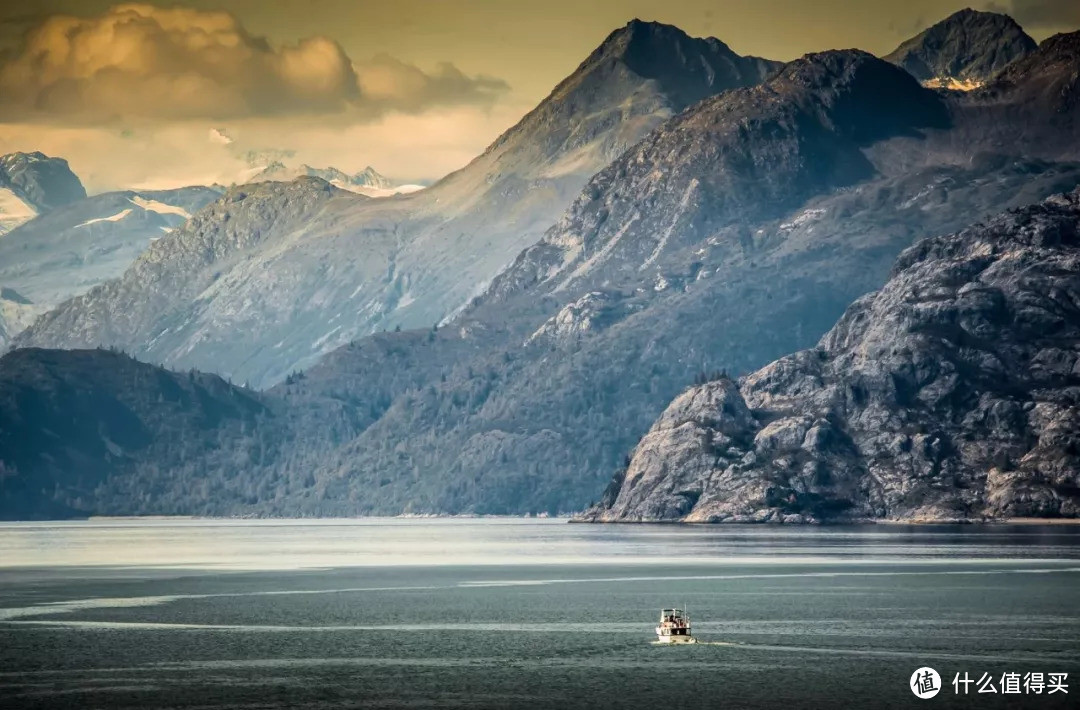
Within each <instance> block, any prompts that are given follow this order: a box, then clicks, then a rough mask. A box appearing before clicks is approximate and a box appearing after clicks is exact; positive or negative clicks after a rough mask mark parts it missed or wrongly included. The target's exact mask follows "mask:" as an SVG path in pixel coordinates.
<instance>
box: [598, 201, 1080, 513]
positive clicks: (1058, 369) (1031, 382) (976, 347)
mask: <svg viewBox="0 0 1080 710" xmlns="http://www.w3.org/2000/svg"><path fill="white" fill-rule="evenodd" d="M1078 304H1080V190H1077V191H1075V192H1072V193H1071V194H1067V195H1063V196H1057V197H1053V198H1050V199H1049V200H1047V201H1046V202H1045V203H1043V204H1040V205H1036V206H1032V207H1028V208H1025V209H1021V210H1017V211H1014V212H1010V213H1007V214H1004V215H1001V216H999V217H996V218H994V219H992V220H990V221H989V222H988V223H987V224H985V225H976V226H974V227H971V228H970V229H967V230H964V231H963V232H961V233H959V234H956V235H952V236H947V237H936V238H932V239H928V240H925V241H922V242H920V243H918V244H917V245H916V246H914V247H912V248H911V249H909V250H907V251H906V252H904V253H903V254H902V255H901V256H900V258H899V259H898V261H897V264H896V266H895V268H894V270H893V273H892V276H891V277H890V279H889V281H888V282H887V283H886V284H885V286H884V287H883V288H882V289H881V290H880V291H878V292H876V293H873V294H870V295H868V296H866V297H864V298H861V299H859V300H858V301H856V302H855V303H854V304H853V305H852V306H851V307H850V308H849V309H848V310H847V312H846V313H845V315H844V316H843V318H841V319H840V321H839V322H838V323H837V324H836V325H835V327H833V329H832V330H831V331H829V333H828V334H827V335H826V336H825V337H824V338H823V339H822V341H821V343H820V344H819V346H818V347H817V348H815V349H811V350H806V351H803V352H800V353H796V354H795V355H791V356H788V357H786V358H783V359H781V360H778V361H777V362H774V363H772V364H770V365H768V366H766V367H765V368H763V369H761V370H759V371H757V372H755V373H753V374H751V375H748V376H747V377H745V378H743V379H742V380H741V381H740V382H739V383H738V385H737V384H736V383H735V382H733V381H731V380H730V379H720V380H718V381H715V382H710V383H708V384H706V385H703V386H700V387H695V388H693V389H691V390H690V391H688V392H686V393H684V394H682V395H680V396H679V397H678V398H677V399H676V400H675V401H674V402H673V403H672V404H671V406H670V407H668V409H667V410H666V411H665V412H664V414H663V416H661V417H660V419H659V420H658V421H657V422H656V423H655V424H654V425H653V427H652V429H651V430H650V431H649V433H648V434H647V435H646V436H645V438H644V439H643V440H642V441H641V443H640V444H638V446H637V448H636V449H635V452H634V456H633V459H632V460H631V462H630V464H629V468H628V469H627V470H626V471H625V472H624V474H622V475H621V476H620V477H618V478H617V479H616V481H614V482H613V484H612V487H611V489H610V490H609V492H608V494H606V495H605V499H604V501H603V502H602V503H601V505H600V506H599V507H597V508H596V509H594V510H593V511H590V513H589V514H588V517H589V518H590V519H594V520H653V519H660V520H671V519H683V520H692V521H710V522H714V521H764V520H768V521H781V520H783V521H786V522H805V521H817V520H830V519H865V518H892V519H911V518H915V519H945V520H951V519H971V518H981V517H1011V516H1026V517H1058V516H1067V517H1074V516H1077V515H1080V478H1078V475H1080V473H1078V472H1080V460H1078V458H1077V457H1078V456H1080V370H1078V368H1077V365H1078V363H1080V305H1078Z"/></svg>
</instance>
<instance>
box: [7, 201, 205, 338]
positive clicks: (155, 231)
mask: <svg viewBox="0 0 1080 710" xmlns="http://www.w3.org/2000/svg"><path fill="white" fill-rule="evenodd" d="M217 197H218V193H217V192H216V191H214V190H212V189H210V188H205V187H187V188H180V189H176V190H161V191H140V192H136V191H131V190H124V191H120V192H108V193H104V194H101V195H94V196H93V197H87V198H83V199H81V200H76V201H74V202H71V203H68V204H67V205H63V206H60V207H56V208H54V209H52V210H51V211H48V212H45V213H43V214H42V215H40V216H38V217H35V218H33V219H31V220H30V221H29V222H26V223H25V224H23V225H21V226H20V227H18V228H16V229H13V230H12V231H11V232H9V233H8V234H6V235H5V236H4V237H3V238H0V287H3V288H10V289H13V290H15V291H17V292H18V293H19V294H21V298H22V301H23V302H22V303H21V304H20V305H21V306H22V308H20V309H16V310H17V312H15V311H13V310H12V309H10V308H5V309H4V311H2V312H0V328H3V330H4V334H3V335H0V346H2V345H3V344H4V342H5V340H7V339H10V338H11V337H14V336H15V335H16V334H18V333H19V332H20V331H21V330H23V329H24V328H25V327H26V326H27V325H29V322H30V320H32V318H33V317H34V316H36V315H38V314H40V313H43V312H44V311H46V310H48V309H49V308H52V307H54V306H56V305H58V304H59V303H60V302H61V301H63V300H65V299H67V298H70V297H71V296H74V295H77V294H80V293H83V292H85V291H87V290H89V289H91V288H92V287H94V286H96V285H98V284H100V283H102V282H104V281H107V280H108V279H112V278H115V277H117V276H119V275H120V274H122V273H123V272H124V270H125V269H126V268H127V267H128V266H130V265H131V264H132V262H134V261H135V259H136V258H137V257H138V256H139V254H141V253H142V252H143V251H144V250H145V249H146V248H147V247H148V246H149V245H150V244H151V243H152V242H154V241H155V240H157V239H159V238H161V237H163V236H164V235H165V234H167V233H168V232H169V231H170V230H172V229H173V228H175V227H177V226H178V225H180V224H183V223H184V221H185V220H187V219H188V218H189V217H190V216H191V213H193V212H197V211H198V210H200V209H202V207H203V206H205V205H206V204H208V203H209V202H210V201H212V200H213V199H215V198H217Z"/></svg>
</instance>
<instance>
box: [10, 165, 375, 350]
mask: <svg viewBox="0 0 1080 710" xmlns="http://www.w3.org/2000/svg"><path fill="white" fill-rule="evenodd" d="M367 199H369V198H365V197H361V196H359V195H355V194H352V193H350V192H346V191H344V190H339V189H338V188H336V187H333V186H332V185H330V184H329V183H327V182H326V181H324V180H321V179H319V178H312V177H303V178H298V179H297V180H295V181H294V182H291V183H279V182H264V183H258V184H253V185H243V186H240V187H236V188H232V189H230V190H229V191H228V192H227V193H226V194H225V195H223V196H222V197H221V198H220V199H218V200H217V201H215V202H213V203H211V204H210V205H209V206H207V207H205V208H204V209H203V210H201V211H199V212H198V213H196V214H195V216H194V217H193V218H192V219H190V220H188V221H187V222H185V223H184V224H183V225H182V226H180V227H178V228H177V229H176V230H174V231H173V232H171V233H170V234H168V235H166V236H163V238H161V239H158V240H157V241H156V242H154V243H153V244H151V245H150V248H149V249H147V250H146V251H145V252H144V253H143V254H142V255H141V256H140V257H139V258H138V259H136V260H135V262H134V263H133V264H132V265H131V266H130V267H129V268H128V269H127V270H126V271H125V272H124V274H123V276H122V277H120V278H119V279H115V280H112V281H106V282H105V283H102V284H100V285H99V286H96V287H94V288H92V289H90V290H89V291H88V292H86V293H85V294H82V295H80V296H76V297H75V298H72V299H70V300H68V301H66V302H64V303H63V304H61V305H60V306H59V307H58V308H56V309H55V310H53V311H50V312H49V313H47V314H45V315H44V316H42V317H41V318H40V319H38V320H37V321H36V322H35V323H34V324H33V325H32V326H31V327H30V328H28V329H27V330H26V331H24V332H23V333H22V334H21V335H20V336H19V338H18V340H17V342H20V343H21V342H33V343H49V344H51V345H54V346H58V347H62V346H66V345H68V344H70V343H71V342H72V341H74V342H87V341H93V340H103V341H106V342H115V343H123V342H126V341H127V340H129V339H130V338H132V337H133V334H140V337H141V334H147V335H146V338H147V339H146V340H140V348H139V351H140V353H141V354H143V355H144V356H148V358H149V359H151V360H158V361H167V360H171V359H178V358H175V357H174V358H169V357H167V355H169V354H170V343H173V342H176V341H180V342H188V343H189V344H190V345H189V347H193V346H194V344H195V343H198V342H199V332H200V331H199V322H198V319H199V317H200V316H202V315H204V314H206V313H209V315H210V317H211V318H213V319H215V320H216V321H217V322H219V323H220V324H221V326H222V327H223V328H225V327H227V326H228V324H231V326H228V328H229V332H230V333H231V334H232V337H230V338H229V340H228V342H227V343H224V344H222V350H219V351H216V352H218V353H219V355H220V356H221V357H222V358H227V357H228V358H233V359H234V360H238V361H243V360H244V359H246V358H249V357H252V356H253V355H254V354H257V353H258V352H259V342H260V339H269V342H270V345H271V346H272V344H273V343H274V342H277V341H279V340H281V339H283V338H287V337H290V336H298V335H299V336H308V338H309V339H308V340H307V342H308V343H309V346H310V343H312V342H313V341H314V340H315V338H316V337H317V335H313V334H312V331H313V328H311V327H309V328H307V329H301V328H298V327H297V326H295V325H294V324H292V323H290V322H288V321H286V320H282V321H277V322H274V323H266V324H264V326H263V328H262V329H261V330H259V331H257V332H250V331H245V330H243V328H244V326H245V325H246V324H245V323H244V314H243V313H242V312H239V313H234V312H231V311H228V310H221V309H220V306H221V301H220V300H218V299H215V295H217V294H219V293H222V292H226V293H228V292H230V291H232V290H233V289H234V288H235V284H234V283H233V279H234V274H235V272H236V271H238V270H240V269H241V268H243V267H245V266H250V265H251V264H253V263H255V262H256V261H257V260H259V259H265V258H269V257H270V256H272V255H274V254H280V252H281V251H282V250H284V249H288V248H289V247H290V246H291V245H290V243H289V242H288V241H284V243H283V242H282V241H281V240H282V237H284V238H285V239H286V240H293V243H294V244H295V243H298V250H302V249H303V247H304V239H305V237H306V234H307V230H308V228H309V225H310V224H311V222H312V221H313V218H314V217H315V216H316V215H318V214H321V213H323V212H326V211H331V212H332V211H335V210H340V209H343V208H347V207H348V206H349V205H350V204H352V203H355V202H357V201H365V200H367ZM374 246H375V247H376V248H377V246H378V245H374ZM318 258H319V259H320V260H321V261H305V262H299V261H297V260H296V259H293V260H291V261H290V263H289V264H287V265H282V268H281V269H280V275H281V277H282V278H286V279H288V278H292V274H293V272H294V271H301V272H303V271H306V270H309V269H310V270H311V271H316V272H321V273H326V272H327V271H329V270H332V269H333V268H335V265H334V263H333V262H332V261H330V260H329V259H328V258H326V257H325V255H318ZM260 263H264V262H260ZM370 275H371V276H372V278H375V277H376V274H375V272H373V273H372V274H370ZM299 278H303V274H301V276H299ZM276 286H277V283H276V282H268V283H267V284H266V285H265V287H266V297H267V298H273V299H277V300H278V303H279V305H280V307H281V308H282V309H290V308H300V307H302V304H297V303H296V302H295V301H294V300H293V297H292V294H289V293H288V292H282V291H275V290H274V289H275V288H276ZM317 327H318V326H316V328H317ZM298 330H299V331H301V332H299V333H298V332H297V331H298ZM316 332H317V333H320V334H321V330H317V331H316ZM238 333H244V336H243V337H238V335H237V334H238ZM267 347H268V346H267Z"/></svg>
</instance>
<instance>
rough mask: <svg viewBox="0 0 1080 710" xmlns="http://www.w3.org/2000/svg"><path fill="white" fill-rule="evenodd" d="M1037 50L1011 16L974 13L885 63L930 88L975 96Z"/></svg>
mask: <svg viewBox="0 0 1080 710" xmlns="http://www.w3.org/2000/svg"><path fill="white" fill-rule="evenodd" d="M1036 46H1037V45H1036V43H1035V40H1033V39H1032V38H1031V37H1029V36H1028V35H1027V33H1025V32H1024V30H1023V28H1021V27H1020V25H1018V24H1017V23H1016V21H1015V20H1013V19H1012V18H1011V17H1009V16H1008V15H1002V14H998V13H996V12H978V11H976V10H972V9H970V8H969V9H965V10H961V11H959V12H957V13H954V14H952V15H950V16H949V17H947V18H945V19H944V20H942V21H941V22H938V23H937V24H936V25H934V26H932V27H929V28H927V29H926V30H923V31H922V32H920V33H919V34H917V35H916V36H914V37H912V38H911V39H909V40H907V41H906V42H904V43H903V44H901V45H900V46H899V47H897V48H896V49H895V50H893V51H892V52H891V53H889V54H887V55H885V57H884V59H885V60H886V61H889V62H892V63H893V64H896V65H897V66H899V67H902V68H903V69H905V70H907V71H908V72H909V73H910V74H911V75H912V76H914V77H915V78H916V79H918V80H919V81H921V82H923V84H925V85H927V86H933V87H941V88H947V89H962V90H970V89H973V88H977V87H979V86H981V85H982V84H984V83H986V82H987V81H989V80H990V79H991V78H992V77H994V76H995V75H996V74H997V73H998V72H1000V71H1001V70H1002V69H1004V68H1005V67H1006V66H1008V65H1009V64H1011V63H1013V62H1015V61H1016V60H1018V59H1023V58H1024V57H1026V56H1028V55H1030V54H1032V53H1033V52H1034V51H1035V49H1036Z"/></svg>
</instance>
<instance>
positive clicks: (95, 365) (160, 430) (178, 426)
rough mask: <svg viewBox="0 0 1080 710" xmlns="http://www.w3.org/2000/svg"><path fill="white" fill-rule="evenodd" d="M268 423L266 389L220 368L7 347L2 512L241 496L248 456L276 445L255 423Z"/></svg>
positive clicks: (165, 506) (30, 513) (43, 512)
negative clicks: (188, 369) (183, 368)
mask: <svg viewBox="0 0 1080 710" xmlns="http://www.w3.org/2000/svg"><path fill="white" fill-rule="evenodd" d="M272 421H273V412H272V411H271V410H270V409H268V408H267V407H266V406H265V405H264V403H263V402H262V401H261V399H260V397H259V396H258V395H256V394H254V393H252V392H250V391H246V390H242V389H240V388H236V387H232V386H230V385H228V384H226V383H225V382H224V381H223V380H221V378H219V377H217V376H215V375H204V374H201V373H194V372H192V373H183V374H181V373H175V372H169V371H167V370H162V369H161V368H157V367H152V366H150V365H145V364H143V363H139V362H135V361H133V360H131V359H130V358H127V357H125V356H122V355H119V354H115V353H110V352H106V351H100V350H88V351H43V350H33V349H31V350H20V351H16V352H13V353H8V354H7V355H5V356H4V357H3V358H0V451H2V452H3V453H2V454H0V518H3V519H10V518H12V517H19V518H41V517H45V518H48V517H68V516H72V515H80V514H83V515H85V514H87V513H93V512H99V513H100V512H103V511H106V510H110V511H115V512H116V513H118V514H125V513H132V514H138V513H140V512H152V511H160V510H177V511H183V510H187V511H196V510H208V509H213V506H215V505H217V506H221V507H219V508H218V509H219V510H224V509H227V507H230V506H236V505H238V504H239V503H241V502H242V500H243V497H244V496H245V495H248V493H247V492H246V491H243V490H241V489H240V488H239V485H240V481H243V482H244V483H245V485H250V483H251V479H250V477H245V476H244V475H243V473H242V472H243V471H245V470H250V469H251V466H250V461H248V460H246V459H247V457H249V456H254V457H256V458H257V457H259V456H262V455H263V452H264V451H267V450H269V449H268V447H272V446H274V442H273V439H272V438H269V439H267V440H263V439H259V438H257V437H258V436H259V434H258V433H255V432H261V433H263V434H265V435H267V436H268V437H269V435H270V430H271V428H272ZM260 424H261V426H260ZM249 434H251V435H252V436H255V437H256V438H255V439H249V438H248V435H249ZM230 471H231V473H228V472H230ZM165 472H168V473H167V474H166V473H165ZM213 472H217V473H213Z"/></svg>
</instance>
